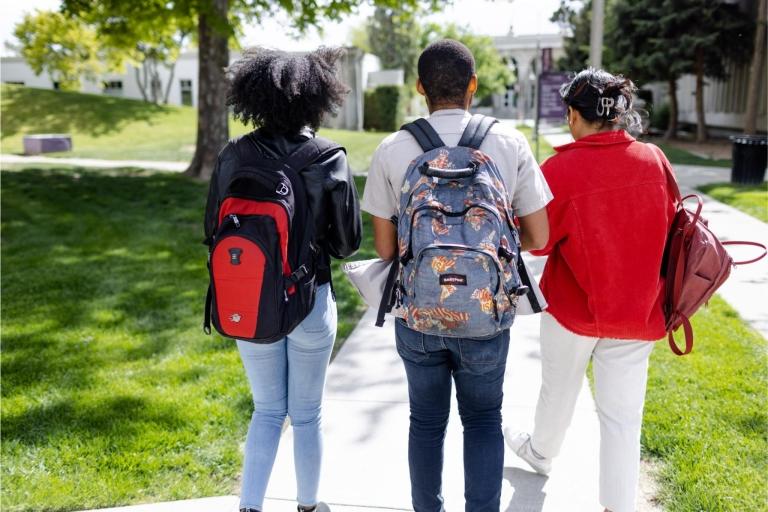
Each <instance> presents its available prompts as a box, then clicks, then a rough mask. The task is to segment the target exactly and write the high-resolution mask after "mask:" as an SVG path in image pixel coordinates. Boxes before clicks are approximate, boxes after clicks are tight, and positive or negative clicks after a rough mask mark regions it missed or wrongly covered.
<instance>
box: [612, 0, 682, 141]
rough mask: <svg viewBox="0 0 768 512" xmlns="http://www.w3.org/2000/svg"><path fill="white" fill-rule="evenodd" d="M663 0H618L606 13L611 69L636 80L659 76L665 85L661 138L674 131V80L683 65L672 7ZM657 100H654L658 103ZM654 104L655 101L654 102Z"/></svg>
mask: <svg viewBox="0 0 768 512" xmlns="http://www.w3.org/2000/svg"><path fill="white" fill-rule="evenodd" d="M669 7H670V3H669V2H667V1H666V0H618V1H616V2H615V3H614V5H613V9H612V11H611V13H610V16H611V18H612V24H613V26H614V27H615V29H614V30H612V31H611V32H610V33H609V34H608V38H607V43H608V46H610V47H612V48H614V55H615V56H616V59H615V63H614V68H615V69H614V71H618V72H622V73H624V74H626V75H627V76H628V77H630V78H631V79H632V80H634V81H635V82H637V83H641V82H652V81H656V80H663V81H666V82H667V86H668V88H669V124H668V125H667V131H666V133H665V134H664V138H667V139H669V138H674V137H675V136H676V135H677V125H678V104H677V80H678V78H680V76H681V75H682V74H683V72H685V70H686V67H687V62H686V60H687V59H686V57H685V51H686V50H685V49H684V48H682V47H680V46H679V45H678V44H677V38H678V36H679V33H678V32H677V30H678V26H677V22H676V17H675V13H674V11H672V12H670V9H669ZM660 105H661V102H658V106H660ZM654 106H657V105H654Z"/></svg>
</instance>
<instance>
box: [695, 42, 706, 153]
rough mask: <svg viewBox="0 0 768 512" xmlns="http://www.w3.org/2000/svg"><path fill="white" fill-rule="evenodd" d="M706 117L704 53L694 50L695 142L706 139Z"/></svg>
mask: <svg viewBox="0 0 768 512" xmlns="http://www.w3.org/2000/svg"><path fill="white" fill-rule="evenodd" d="M707 137H708V135H707V119H706V117H705V115H704V53H703V51H702V50H698V51H697V52H696V142H706V141H707Z"/></svg>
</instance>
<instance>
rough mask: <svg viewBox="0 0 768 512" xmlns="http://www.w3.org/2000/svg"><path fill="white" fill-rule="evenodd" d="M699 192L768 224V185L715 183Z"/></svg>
mask: <svg viewBox="0 0 768 512" xmlns="http://www.w3.org/2000/svg"><path fill="white" fill-rule="evenodd" d="M699 190H701V191H702V192H704V193H705V194H707V195H709V196H711V197H713V198H715V199H717V200H718V201H721V202H723V203H725V204H729V205H731V206H733V207H734V208H737V209H739V210H741V211H743V212H744V213H748V214H749V215H751V216H753V217H756V218H758V219H760V220H761V221H763V222H768V183H763V184H762V185H736V184H734V183H713V184H710V185H703V186H701V187H699Z"/></svg>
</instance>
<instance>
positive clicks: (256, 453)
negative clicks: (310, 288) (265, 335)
mask: <svg viewBox="0 0 768 512" xmlns="http://www.w3.org/2000/svg"><path fill="white" fill-rule="evenodd" d="M335 337H336V303H335V302H334V300H333V297H332V294H331V290H330V285H329V284H324V285H321V286H319V287H318V289H317V296H316V298H315V307H314V308H313V309H312V312H311V313H310V314H309V316H307V318H305V319H304V321H303V322H301V324H299V325H298V327H296V329H294V330H293V332H291V333H290V334H289V335H288V336H286V337H285V338H283V339H282V340H280V341H277V342H275V343H269V344H257V343H249V342H247V341H241V340H237V348H238V350H239V351H240V358H241V359H242V361H243V366H244V367H245V373H246V374H247V375H248V381H249V383H250V385H251V393H252V395H253V405H254V411H253V415H252V416H251V424H250V426H249V428H248V435H247V436H246V439H245V460H244V461H243V480H242V490H241V493H240V507H241V508H257V509H259V510H263V504H264V495H265V493H266V491H267V483H268V482H269V475H270V473H271V472H272V466H273V464H274V462H275V456H276V455H277V445H278V443H279V442H280V434H281V432H282V426H283V422H284V421H285V417H286V415H288V416H290V418H291V425H292V426H293V437H294V443H293V453H294V465H295V468H296V482H297V487H298V489H297V501H298V502H299V505H303V506H311V505H315V504H316V503H317V488H318V484H319V482H320V466H321V462H322V452H323V447H322V434H321V428H320V406H321V403H322V400H323V388H324V387H325V374H326V370H327V368H328V362H329V360H330V357H331V350H332V349H333V341H334V339H335Z"/></svg>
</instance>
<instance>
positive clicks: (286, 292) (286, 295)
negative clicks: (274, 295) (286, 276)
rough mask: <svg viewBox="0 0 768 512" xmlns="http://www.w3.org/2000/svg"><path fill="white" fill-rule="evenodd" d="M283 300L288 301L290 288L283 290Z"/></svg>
mask: <svg viewBox="0 0 768 512" xmlns="http://www.w3.org/2000/svg"><path fill="white" fill-rule="evenodd" d="M283 300H284V301H285V302H288V290H283Z"/></svg>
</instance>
